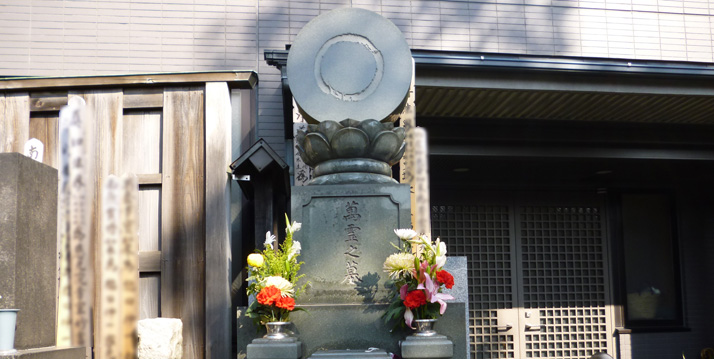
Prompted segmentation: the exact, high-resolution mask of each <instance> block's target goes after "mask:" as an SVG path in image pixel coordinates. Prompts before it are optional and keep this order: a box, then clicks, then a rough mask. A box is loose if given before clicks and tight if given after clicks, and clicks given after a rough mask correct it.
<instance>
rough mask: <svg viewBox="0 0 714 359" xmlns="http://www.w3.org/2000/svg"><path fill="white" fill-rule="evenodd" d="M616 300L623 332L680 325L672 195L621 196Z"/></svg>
mask: <svg viewBox="0 0 714 359" xmlns="http://www.w3.org/2000/svg"><path fill="white" fill-rule="evenodd" d="M619 204H620V206H619V207H620V208H619V209H620V216H619V217H620V221H619V223H620V226H619V227H620V228H619V232H620V236H621V245H620V249H621V256H620V258H621V266H620V267H621V268H620V270H619V271H618V272H619V273H620V276H621V278H619V279H620V280H619V282H620V288H619V289H620V293H621V295H620V299H621V302H622V304H623V309H624V310H623V313H622V314H623V316H624V318H622V319H624V326H625V327H626V328H628V329H633V330H636V329H660V330H666V329H674V328H681V327H682V326H683V324H684V323H683V315H682V291H681V277H680V270H679V255H678V253H679V251H678V246H677V236H676V233H677V231H676V220H675V215H674V204H673V200H672V197H671V196H670V195H668V194H663V193H621V194H620V196H619Z"/></svg>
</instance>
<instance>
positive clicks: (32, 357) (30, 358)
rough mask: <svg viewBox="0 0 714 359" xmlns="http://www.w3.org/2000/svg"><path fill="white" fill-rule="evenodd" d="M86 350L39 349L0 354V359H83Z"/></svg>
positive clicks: (85, 355)
mask: <svg viewBox="0 0 714 359" xmlns="http://www.w3.org/2000/svg"><path fill="white" fill-rule="evenodd" d="M87 352H88V350H87V348H55V347H49V348H39V349H26V350H18V351H16V352H14V353H7V354H1V353H0V359H85V358H86V357H87Z"/></svg>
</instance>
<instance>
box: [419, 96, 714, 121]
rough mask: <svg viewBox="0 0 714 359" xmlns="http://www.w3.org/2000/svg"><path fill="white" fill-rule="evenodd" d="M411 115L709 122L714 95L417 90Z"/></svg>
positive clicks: (712, 109)
mask: <svg viewBox="0 0 714 359" xmlns="http://www.w3.org/2000/svg"><path fill="white" fill-rule="evenodd" d="M416 103H417V116H428V117H432V116H436V117H456V118H491V119H497V118H502V119H538V120H574V121H616V122H647V123H655V122H656V123H686V124H714V116H712V112H713V111H714V97H711V96H673V95H667V96H665V95H649V94H647V95H644V94H611V93H587V92H578V93H574V92H560V91H513V90H483V89H460V88H439V87H418V88H417V97H416Z"/></svg>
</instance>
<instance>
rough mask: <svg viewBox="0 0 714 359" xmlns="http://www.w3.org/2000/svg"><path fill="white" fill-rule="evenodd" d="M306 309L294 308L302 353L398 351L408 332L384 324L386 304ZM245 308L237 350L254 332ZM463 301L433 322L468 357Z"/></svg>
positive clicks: (240, 316) (456, 354) (457, 351)
mask: <svg viewBox="0 0 714 359" xmlns="http://www.w3.org/2000/svg"><path fill="white" fill-rule="evenodd" d="M304 308H305V309H307V311H306V312H294V313H292V314H291V315H290V320H291V321H292V322H293V323H294V325H293V327H294V328H295V333H294V336H295V337H297V338H299V339H300V341H302V342H303V355H304V356H305V357H309V356H310V355H312V354H314V353H316V352H318V351H324V350H344V349H351V350H362V351H364V350H366V349H368V348H380V349H384V350H386V351H387V352H389V353H399V352H400V349H399V341H400V340H403V339H404V338H405V337H406V336H408V335H410V334H412V331H411V330H401V329H396V330H394V331H392V326H393V323H389V324H385V323H384V320H383V319H382V314H384V311H385V310H386V308H387V305H386V304H385V305H377V304H372V305H310V306H305V307H304ZM245 309H246V308H239V311H238V319H237V320H238V338H237V341H238V352H239V357H240V353H245V348H246V346H247V345H248V344H250V343H251V340H253V338H255V337H256V336H260V335H262V334H258V333H257V332H256V330H255V327H254V326H253V323H252V321H251V319H250V318H248V317H246V316H245V315H244V314H243V313H245ZM466 313H467V312H466V305H465V303H459V302H449V307H448V308H447V309H446V313H444V316H442V317H440V318H439V321H438V322H437V323H436V325H435V326H434V329H435V330H436V331H437V332H438V333H439V334H440V335H445V336H446V337H447V338H448V339H449V340H451V341H452V342H453V343H454V358H468V357H469V354H468V340H467V333H468V332H467V331H466V328H467V326H468V317H467V315H466Z"/></svg>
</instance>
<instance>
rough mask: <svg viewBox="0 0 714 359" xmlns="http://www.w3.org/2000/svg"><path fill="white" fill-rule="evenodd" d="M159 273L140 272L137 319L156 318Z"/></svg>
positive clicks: (158, 314) (159, 314)
mask: <svg viewBox="0 0 714 359" xmlns="http://www.w3.org/2000/svg"><path fill="white" fill-rule="evenodd" d="M160 286H161V274H159V273H141V274H140V278H139V319H146V318H158V317H159V316H161V312H160V310H159V287H160Z"/></svg>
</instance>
